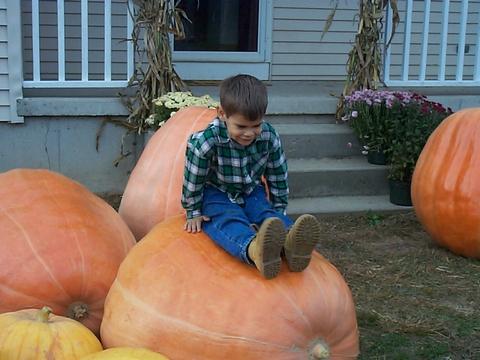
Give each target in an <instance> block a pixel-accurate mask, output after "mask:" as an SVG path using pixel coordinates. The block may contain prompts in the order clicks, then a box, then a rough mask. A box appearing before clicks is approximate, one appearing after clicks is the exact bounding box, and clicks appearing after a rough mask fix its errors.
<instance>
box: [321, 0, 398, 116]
mask: <svg viewBox="0 0 480 360" xmlns="http://www.w3.org/2000/svg"><path fill="white" fill-rule="evenodd" d="M338 1H339V0H336V3H335V7H334V9H333V10H332V12H331V13H330V15H329V17H328V18H327V22H326V23H325V27H324V31H323V34H322V38H323V36H324V35H325V33H326V32H328V29H329V28H330V25H331V24H332V22H333V19H334V16H335V11H336V9H337V7H338ZM389 3H390V6H391V7H392V10H393V18H392V34H391V36H390V39H388V41H387V43H386V44H383V41H382V29H383V20H384V16H385V8H386V7H387V5H388V4H389ZM399 21H400V16H399V13H398V6H397V0H360V3H359V12H358V30H357V34H356V35H355V42H354V44H353V47H352V49H351V50H350V52H349V54H348V60H347V64H346V67H347V79H346V81H345V86H344V88H343V91H342V94H341V96H340V99H339V102H338V104H337V112H336V116H337V119H338V118H340V117H341V116H342V112H343V103H344V97H345V96H346V95H349V94H351V93H352V92H353V91H354V90H360V89H377V87H378V85H379V83H380V82H381V79H380V74H381V66H382V47H383V46H384V49H383V51H385V49H386V48H387V47H388V46H389V45H390V43H391V41H392V38H393V35H394V34H395V30H396V27H397V25H398V23H399Z"/></svg>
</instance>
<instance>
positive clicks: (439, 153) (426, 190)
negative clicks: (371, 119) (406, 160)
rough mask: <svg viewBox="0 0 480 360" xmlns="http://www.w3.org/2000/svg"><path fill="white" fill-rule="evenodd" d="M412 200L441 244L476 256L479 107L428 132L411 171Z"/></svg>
mask: <svg viewBox="0 0 480 360" xmlns="http://www.w3.org/2000/svg"><path fill="white" fill-rule="evenodd" d="M412 202H413V206H414V209H415V212H416V214H417V216H418V218H419V220H420V222H421V223H422V224H423V226H424V227H425V229H426V231H427V232H428V233H429V234H430V235H431V237H432V238H433V240H435V241H436V242H437V243H438V244H439V245H441V246H444V247H446V248H448V249H450V250H451V251H453V252H454V253H457V254H460V255H464V256H468V257H474V258H480V108H475V109H465V110H462V111H459V112H456V113H454V114H452V115H450V116H449V117H448V118H447V119H445V120H444V121H443V122H442V123H441V124H440V126H439V127H438V128H437V129H435V131H434V132H433V133H432V135H431V136H430V138H429V139H428V141H427V143H426V145H425V147H424V149H423V150H422V153H421V154H420V157H419V159H418V161H417V165H416V167H415V171H414V173H413V179H412Z"/></svg>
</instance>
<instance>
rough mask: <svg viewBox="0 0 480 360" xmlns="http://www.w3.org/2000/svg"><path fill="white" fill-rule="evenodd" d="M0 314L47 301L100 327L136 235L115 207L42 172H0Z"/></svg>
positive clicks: (93, 327) (55, 309) (66, 180)
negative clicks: (107, 298) (108, 296)
mask: <svg viewBox="0 0 480 360" xmlns="http://www.w3.org/2000/svg"><path fill="white" fill-rule="evenodd" d="M0 229H1V230H2V236H1V238H0V312H10V311H16V310H21V309H26V308H40V307H42V306H44V305H48V306H49V307H51V308H52V310H53V312H54V313H55V314H58V315H62V316H69V317H71V318H73V319H76V320H78V321H80V322H82V323H83V324H84V325H86V326H87V327H88V328H89V329H91V330H92V331H94V332H96V333H98V331H99V327H100V322H101V319H102V314H103V303H104V301H105V296H106V294H107V292H108V289H109V288H110V285H111V283H112V282H113V280H114V278H115V275H116V272H117V269H118V266H119V265H120V262H121V261H122V260H123V259H124V257H125V255H126V254H127V252H128V251H129V250H130V248H131V247H132V246H133V245H134V244H135V239H134V237H133V235H132V233H131V231H130V230H129V229H128V227H127V225H126V224H125V223H124V222H123V220H122V219H121V217H120V216H119V215H118V213H117V212H115V210H114V209H113V208H112V207H111V206H109V205H108V204H107V203H106V202H105V201H103V200H102V199H100V198H99V197H97V196H96V195H94V194H93V193H91V192H90V191H89V190H88V189H87V188H85V187H84V186H82V185H80V184H78V183H77V182H75V181H73V180H71V179H69V178H67V177H65V176H63V175H60V174H57V173H54V172H52V171H48V170H33V169H16V170H11V171H8V172H5V173H2V174H0Z"/></svg>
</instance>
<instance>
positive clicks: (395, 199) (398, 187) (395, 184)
mask: <svg viewBox="0 0 480 360" xmlns="http://www.w3.org/2000/svg"><path fill="white" fill-rule="evenodd" d="M388 185H389V187H390V202H391V203H392V204H395V205H400V206H412V196H411V193H410V189H411V182H410V181H409V182H405V181H398V180H389V181H388Z"/></svg>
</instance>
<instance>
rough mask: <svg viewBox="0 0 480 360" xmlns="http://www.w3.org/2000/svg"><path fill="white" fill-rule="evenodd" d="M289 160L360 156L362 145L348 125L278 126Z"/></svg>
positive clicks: (276, 126)
mask: <svg viewBox="0 0 480 360" xmlns="http://www.w3.org/2000/svg"><path fill="white" fill-rule="evenodd" d="M275 128H276V129H277V131H278V132H279V134H280V136H281V138H282V144H283V147H284V149H285V154H286V155H287V158H289V159H291V158H323V157H345V156H356V155H357V156H358V155H359V154H361V149H360V144H359V143H358V140H357V137H356V136H355V134H354V133H353V131H352V129H351V128H350V127H348V126H347V125H346V124H276V125H275Z"/></svg>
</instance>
